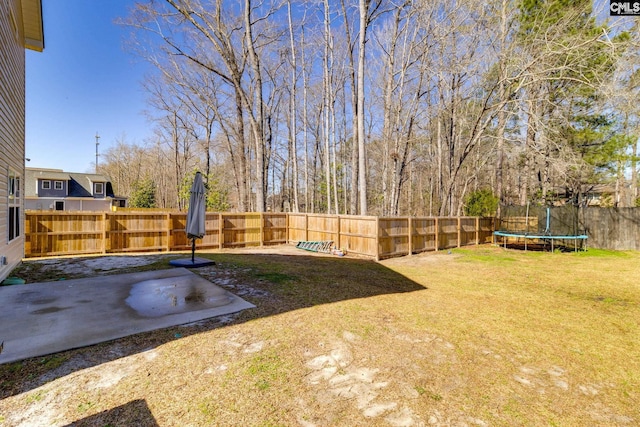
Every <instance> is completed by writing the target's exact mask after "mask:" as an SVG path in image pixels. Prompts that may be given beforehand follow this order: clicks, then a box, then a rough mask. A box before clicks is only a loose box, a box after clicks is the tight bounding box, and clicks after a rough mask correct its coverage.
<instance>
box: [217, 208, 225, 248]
mask: <svg viewBox="0 0 640 427" xmlns="http://www.w3.org/2000/svg"><path fill="white" fill-rule="evenodd" d="M223 242H224V220H223V218H222V212H218V249H222V243H223Z"/></svg>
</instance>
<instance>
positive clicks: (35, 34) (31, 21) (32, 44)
mask: <svg viewBox="0 0 640 427" xmlns="http://www.w3.org/2000/svg"><path fill="white" fill-rule="evenodd" d="M22 25H23V27H24V47H25V48H27V49H31V50H35V51H38V52H42V51H43V50H44V28H43V24H42V0H22Z"/></svg>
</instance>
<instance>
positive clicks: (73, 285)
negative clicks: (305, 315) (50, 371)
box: [0, 268, 254, 363]
mask: <svg viewBox="0 0 640 427" xmlns="http://www.w3.org/2000/svg"><path fill="white" fill-rule="evenodd" d="M0 301H2V309H0V342H2V341H4V349H3V351H2V353H1V354H0V363H8V362H13V361H16V360H21V359H25V358H29V357H36V356H42V355H45V354H50V353H56V352H59V351H64V350H69V349H72V348H78V347H84V346H87V345H91V344H97V343H100V342H104V341H109V340H112V339H115V338H121V337H124V336H128V335H132V334H136V333H140V332H145V331H150V330H154V329H159V328H165V327H169V326H175V325H181V324H185V323H191V322H195V321H198V320H203V319H207V318H210V317H216V316H222V315H225V314H230V313H234V312H238V311H241V310H244V309H247V308H252V307H254V305H253V304H251V303H248V302H247V301H244V300H243V299H241V298H239V297H237V296H235V295H233V294H231V293H229V292H227V291H225V290H223V289H222V288H220V287H218V286H216V285H214V284H213V283H211V282H209V281H208V280H205V279H203V278H202V277H200V276H198V275H197V274H194V273H192V272H190V271H189V270H187V269H185V268H176V269H171V270H158V271H148V272H142V273H131V274H121V275H113V276H100V277H93V278H84V279H74V280H66V281H58V282H47V283H33V284H27V285H13V286H2V287H0Z"/></svg>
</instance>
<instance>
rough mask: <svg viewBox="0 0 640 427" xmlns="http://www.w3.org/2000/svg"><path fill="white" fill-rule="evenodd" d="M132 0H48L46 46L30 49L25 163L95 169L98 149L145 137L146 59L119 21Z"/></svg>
mask: <svg viewBox="0 0 640 427" xmlns="http://www.w3.org/2000/svg"><path fill="white" fill-rule="evenodd" d="M133 3H134V2H133V0H127V1H124V0H117V1H116V0H43V2H42V6H43V20H44V33H45V49H44V52H41V53H39V52H33V51H29V50H27V53H26V61H27V73H26V79H27V106H26V109H27V112H26V113H27V118H26V157H27V158H29V159H31V160H30V161H28V162H26V166H27V167H39V168H57V169H64V170H65V171H69V172H93V170H94V163H95V153H96V145H95V135H96V132H97V133H98V134H99V135H100V146H99V152H104V151H105V150H106V149H107V148H108V147H110V146H113V145H114V144H115V142H116V140H118V139H121V138H122V137H123V135H124V136H125V139H126V141H127V142H129V143H133V142H135V143H139V144H143V143H144V140H145V138H147V137H148V136H149V135H150V134H151V125H150V124H149V123H148V122H147V119H146V117H145V116H144V114H143V110H144V109H145V107H146V106H145V94H144V93H143V91H142V87H141V85H140V82H141V81H142V79H143V77H144V74H145V72H146V70H148V67H149V66H148V65H147V64H146V63H144V62H142V61H141V60H140V59H137V58H136V57H135V56H133V55H132V54H130V53H128V52H126V51H125V50H124V49H123V44H124V42H125V40H126V39H127V34H128V33H129V31H130V30H129V29H128V28H126V27H123V26H120V25H117V24H115V23H114V20H115V19H116V18H118V17H125V16H126V15H127V11H128V8H130V7H131V6H132V5H133Z"/></svg>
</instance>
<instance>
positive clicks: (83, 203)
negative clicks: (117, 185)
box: [24, 168, 126, 212]
mask: <svg viewBox="0 0 640 427" xmlns="http://www.w3.org/2000/svg"><path fill="white" fill-rule="evenodd" d="M24 193H25V194H24V207H25V209H26V210H39V211H41V210H51V211H93V212H103V211H109V210H111V208H112V207H125V206H126V199H125V198H124V197H116V196H115V194H114V193H113V186H112V185H111V181H110V180H109V178H107V177H106V176H104V175H100V174H91V173H75V172H64V171H63V170H61V169H37V168H26V169H25V192H24Z"/></svg>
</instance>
